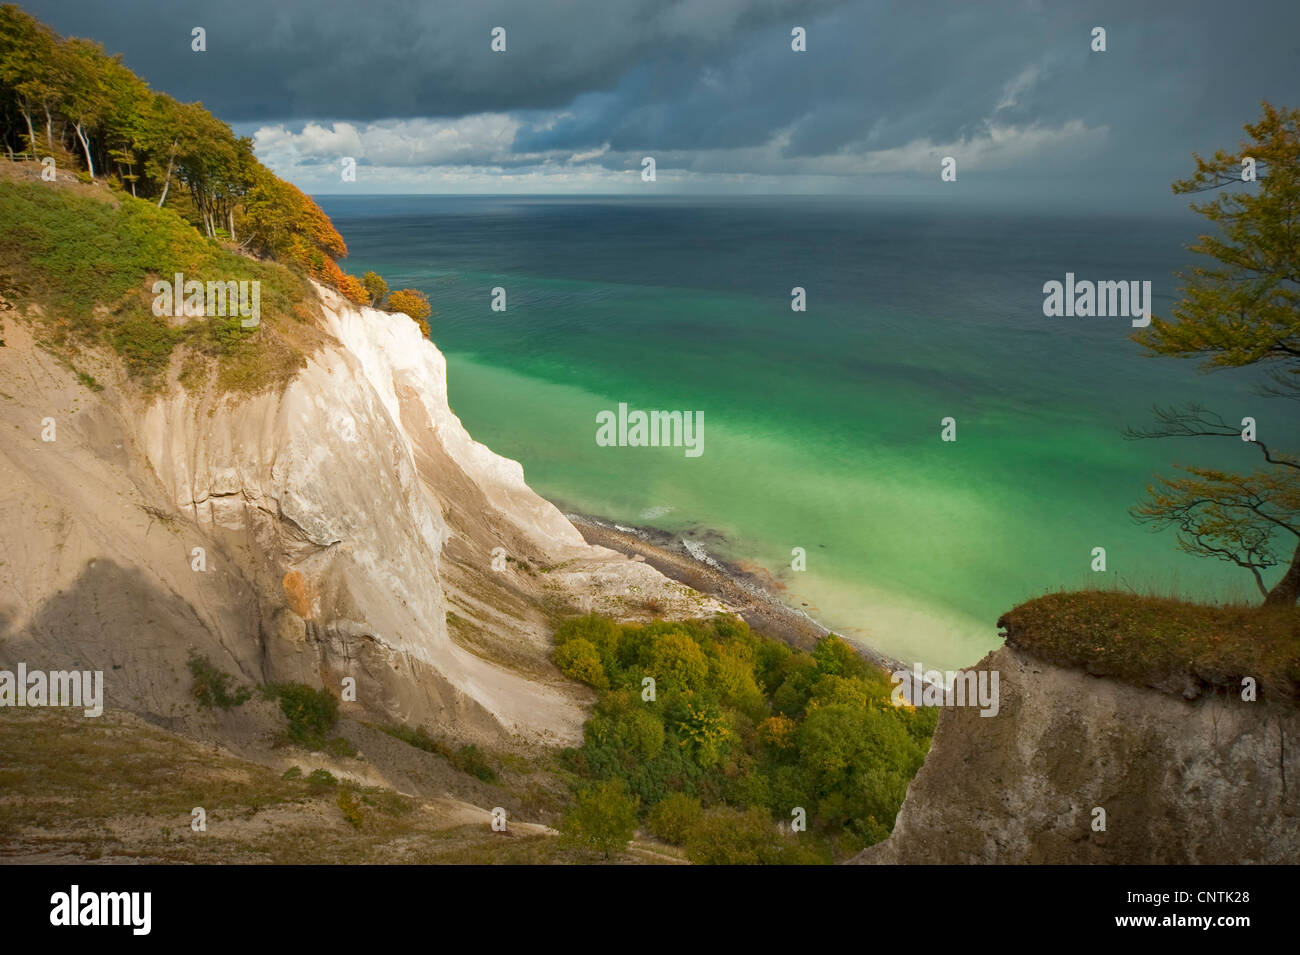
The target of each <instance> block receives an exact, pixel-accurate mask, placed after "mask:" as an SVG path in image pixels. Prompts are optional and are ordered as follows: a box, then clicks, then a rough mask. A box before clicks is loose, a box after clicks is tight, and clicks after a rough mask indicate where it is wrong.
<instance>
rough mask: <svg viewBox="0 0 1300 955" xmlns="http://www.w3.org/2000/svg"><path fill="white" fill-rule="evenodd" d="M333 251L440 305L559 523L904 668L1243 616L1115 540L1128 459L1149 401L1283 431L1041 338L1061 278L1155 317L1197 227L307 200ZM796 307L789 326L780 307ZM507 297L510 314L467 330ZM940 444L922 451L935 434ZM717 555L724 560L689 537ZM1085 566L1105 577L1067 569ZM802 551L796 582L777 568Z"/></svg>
mask: <svg viewBox="0 0 1300 955" xmlns="http://www.w3.org/2000/svg"><path fill="white" fill-rule="evenodd" d="M323 205H325V208H326V211H327V212H328V213H329V214H330V215H331V217H332V218H334V220H335V222H336V223H337V224H338V225H339V228H340V230H341V231H342V232H343V234H344V237H345V238H346V239H347V241H348V243H349V246H350V247H351V250H352V261H351V262H350V263H349V267H350V269H351V270H352V271H355V272H360V271H362V270H364V269H366V268H375V269H376V270H378V271H380V272H382V273H383V274H384V275H385V276H386V277H387V278H388V279H389V281H390V284H392V285H394V286H395V287H397V286H401V285H412V286H415V287H419V288H422V289H424V290H425V291H426V292H427V293H428V294H429V295H430V298H431V299H432V300H433V302H434V306H435V308H436V309H437V310H438V315H437V316H436V317H435V318H434V320H433V324H434V338H435V340H436V341H437V342H438V343H439V345H440V347H442V348H443V350H444V351H446V352H447V354H448V363H449V378H450V380H449V391H450V396H451V403H452V407H453V409H454V410H455V411H456V412H457V413H458V414H459V415H460V416H461V417H462V419H463V420H464V422H465V424H466V426H467V427H468V429H469V430H470V433H471V434H473V435H474V436H475V437H476V438H477V439H479V440H480V441H483V442H484V443H485V444H487V445H488V446H489V447H491V448H493V449H494V450H496V451H498V452H499V453H501V454H504V455H507V456H509V457H512V458H515V459H516V460H519V461H521V462H522V463H523V464H524V468H525V474H526V477H527V479H528V482H529V483H530V485H532V486H533V487H534V488H535V489H536V490H537V491H538V492H539V493H541V494H543V495H544V496H547V497H549V498H551V499H552V500H555V501H557V502H558V503H560V504H561V505H562V506H564V507H566V508H568V509H572V510H579V511H583V512H586V513H590V514H595V515H601V516H604V517H608V518H612V519H614V520H616V521H619V522H622V523H629V524H652V525H654V526H658V527H663V528H666V529H669V530H676V531H680V532H681V533H682V536H684V537H686V538H688V539H701V540H705V541H706V542H707V544H708V546H709V547H710V548H711V549H712V550H713V551H714V552H716V553H719V555H720V556H724V557H728V558H731V559H738V560H743V561H750V562H753V563H755V564H758V565H761V566H762V567H763V568H765V569H766V570H767V571H768V572H769V573H771V574H772V575H773V576H774V577H776V578H777V579H778V580H779V581H780V582H781V584H783V585H784V587H785V590H784V596H785V598H786V600H787V601H788V602H789V603H791V604H793V605H794V606H797V607H802V608H803V609H805V610H807V611H808V612H809V613H810V614H812V615H813V616H814V617H816V618H817V619H819V620H821V621H822V622H823V623H825V624H827V625H828V626H831V627H833V628H834V629H836V630H837V631H838V632H841V633H843V634H845V635H847V636H849V637H851V638H853V639H855V640H859V641H862V642H865V643H868V644H870V645H873V646H875V647H877V648H879V649H880V650H882V651H884V652H885V653H887V654H889V655H891V656H894V657H897V658H900V659H903V660H905V661H908V662H911V661H920V662H922V663H924V664H925V665H927V666H935V667H940V668H950V667H956V666H961V665H967V664H970V663H972V662H974V661H975V660H976V659H978V658H979V657H980V656H981V655H983V653H985V652H986V651H987V650H989V649H991V648H993V647H994V646H996V645H997V643H998V640H997V636H996V628H995V622H996V620H997V618H998V616H999V615H1000V614H1001V613H1002V612H1004V611H1005V610H1007V609H1010V607H1011V606H1013V605H1014V604H1015V603H1017V602H1019V601H1021V600H1023V599H1026V598H1028V597H1032V596H1036V595H1039V594H1042V593H1044V592H1046V591H1050V590H1056V589H1062V588H1064V589H1072V588H1078V587H1086V586H1117V587H1128V588H1132V589H1136V590H1138V591H1141V592H1156V593H1177V594H1181V595H1184V596H1189V597H1195V598H1198V599H1254V597H1253V593H1254V591H1253V585H1252V584H1251V582H1250V580H1249V577H1248V575H1245V574H1244V572H1242V571H1239V570H1235V569H1233V568H1231V567H1227V566H1225V565H1220V564H1215V563H1210V562H1206V561H1204V560H1198V559H1194V558H1191V557H1188V556H1186V555H1183V554H1181V553H1180V552H1179V551H1178V550H1177V548H1176V545H1175V539H1174V538H1173V536H1172V534H1170V533H1163V534H1152V533H1151V532H1150V531H1148V530H1147V529H1145V528H1142V527H1139V526H1137V525H1135V524H1134V523H1133V521H1132V520H1131V519H1130V517H1129V516H1128V508H1129V507H1131V506H1132V505H1133V504H1134V503H1135V502H1137V501H1138V500H1140V498H1141V496H1142V492H1143V488H1144V486H1145V484H1146V483H1148V482H1149V481H1150V479H1151V476H1152V474H1153V473H1154V472H1155V471H1156V470H1163V471H1168V470H1169V467H1168V466H1169V464H1170V462H1172V461H1173V460H1185V461H1199V462H1202V463H1217V464H1223V465H1235V464H1241V463H1253V462H1252V459H1251V458H1249V457H1247V456H1246V453H1247V452H1246V449H1244V448H1242V447H1232V446H1231V443H1222V444H1210V445H1208V446H1193V445H1186V444H1184V445H1173V444H1170V443H1167V442H1126V441H1124V440H1123V438H1122V436H1121V430H1122V429H1123V427H1124V426H1125V425H1128V424H1132V425H1142V424H1145V423H1147V422H1148V421H1149V418H1150V412H1149V409H1150V407H1151V405H1152V404H1154V403H1162V404H1163V403H1169V402H1172V401H1176V400H1183V401H1186V400H1193V399H1195V400H1201V401H1205V402H1207V403H1209V404H1211V405H1214V406H1216V407H1220V408H1221V409H1222V410H1223V411H1224V413H1225V416H1226V417H1228V418H1230V419H1232V418H1234V417H1240V416H1241V415H1244V414H1253V415H1254V416H1255V417H1256V418H1257V419H1258V420H1259V423H1260V427H1261V428H1266V429H1270V430H1273V431H1277V430H1280V429H1282V428H1284V427H1290V425H1289V424H1285V423H1284V421H1283V419H1282V417H1281V412H1282V411H1284V410H1285V409H1274V408H1271V407H1269V406H1268V405H1267V404H1262V403H1261V401H1260V399H1258V398H1255V397H1254V396H1253V395H1251V393H1250V391H1249V389H1248V385H1249V382H1247V381H1245V380H1243V379H1240V378H1237V377H1233V376H1209V377H1207V376H1202V375H1197V374H1196V372H1195V368H1194V366H1192V365H1190V364H1187V363H1183V362H1176V361H1170V360H1154V359H1149V358H1145V357H1144V356H1143V354H1142V352H1141V351H1140V349H1139V348H1138V347H1137V346H1136V345H1135V344H1134V343H1133V342H1132V341H1130V339H1129V332H1130V331H1131V330H1130V329H1129V328H1128V323H1127V321H1119V320H1114V319H1111V320H1091V321H1074V322H1070V321H1067V320H1051V319H1045V318H1044V317H1043V316H1042V312H1041V304H1042V294H1041V286H1042V283H1043V282H1044V281H1047V280H1049V279H1053V278H1056V279H1059V278H1061V277H1063V274H1064V272H1065V271H1066V270H1067V269H1068V270H1071V271H1075V272H1076V273H1078V274H1080V275H1081V276H1082V275H1091V276H1095V277H1097V278H1116V279H1124V278H1134V279H1139V278H1149V279H1151V280H1152V281H1153V282H1155V283H1156V297H1157V303H1156V306H1157V312H1159V311H1160V310H1161V309H1162V307H1167V305H1168V303H1169V302H1170V301H1171V300H1172V296H1173V295H1174V293H1175V285H1174V281H1173V279H1172V277H1171V276H1170V272H1171V271H1172V270H1173V269H1175V268H1179V267H1183V266H1185V265H1186V264H1188V263H1187V260H1186V256H1185V254H1184V253H1183V252H1182V251H1181V249H1180V244H1181V243H1182V242H1184V241H1187V240H1188V239H1189V238H1190V237H1191V236H1192V235H1193V234H1194V232H1195V223H1190V224H1189V223H1188V222H1186V221H1177V222H1150V223H1147V222H1141V221H1135V220H1124V221H1119V222H1116V221H1110V220H1103V219H1095V220H1084V221H1082V222H1080V221H1076V220H1070V219H1055V218H1052V217H1050V216H1043V215H1034V214H1030V213H1024V214H1020V215H1011V214H1006V213H1002V214H998V215H994V214H992V213H989V212H987V211H981V210H953V209H950V208H947V207H944V208H938V209H934V208H928V207H916V206H905V207H901V208H900V207H897V206H891V207H886V208H879V207H876V206H871V205H860V206H838V205H819V204H816V203H814V204H813V205H812V206H811V207H809V206H806V205H795V206H793V207H791V206H788V205H784V204H777V203H762V202H759V203H750V204H743V203H740V204H737V203H717V204H714V205H710V204H708V203H704V204H699V203H696V204H685V203H682V204H673V203H664V204H650V205H635V204H629V203H626V202H614V201H610V202H587V203H584V202H574V201H573V200H567V201H559V200H552V201H543V200H531V201H504V200H490V199H484V200H430V199H421V200H380V199H371V200H362V199H355V200H328V201H326V202H324V203H323ZM794 285H801V286H804V287H806V288H807V289H808V290H809V303H810V307H809V312H808V313H804V314H798V313H792V312H791V311H790V307H789V301H790V288H791V287H792V286H794ZM496 286H503V287H505V288H506V289H507V294H508V308H507V311H506V312H505V313H499V312H492V311H491V310H490V308H489V307H488V301H489V298H490V292H491V289H492V288H493V287H496ZM619 402H626V403H627V404H628V405H629V406H630V407H632V408H641V409H665V410H673V409H677V410H684V411H695V410H698V411H702V412H703V416H704V449H705V450H704V453H703V455H701V456H700V457H698V458H688V457H686V456H685V455H684V454H683V451H682V449H681V448H666V447H665V448H635V447H619V448H609V447H600V446H598V445H597V444H596V441H595V434H596V415H597V413H598V412H599V411H601V410H605V409H614V408H616V407H617V405H618V403H619ZM946 416H952V417H954V418H955V419H956V421H957V441H956V442H953V443H946V442H943V441H941V440H940V420H941V419H942V418H944V417H946ZM708 531H716V532H717V533H718V534H721V535H722V537H723V540H721V541H719V540H718V539H717V538H715V537H713V536H709V535H707V534H706V532H708ZM1098 546H1100V547H1105V548H1106V561H1107V572H1106V573H1104V574H1103V573H1095V572H1093V571H1092V570H1091V569H1090V564H1091V561H1092V549H1093V548H1094V547H1098ZM796 547H801V548H804V550H805V551H806V554H807V570H806V571H803V572H797V571H794V570H793V569H792V568H791V556H792V555H791V551H792V549H793V548H796Z"/></svg>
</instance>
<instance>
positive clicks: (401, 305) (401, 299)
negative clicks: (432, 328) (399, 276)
mask: <svg viewBox="0 0 1300 955" xmlns="http://www.w3.org/2000/svg"><path fill="white" fill-rule="evenodd" d="M384 307H385V308H387V309H388V311H390V312H404V313H405V314H407V315H409V316H411V318H413V319H415V324H417V325H419V326H420V331H422V332H424V337H425V338H428V337H429V316H430V315H432V314H433V308H432V307H431V306H430V305H429V297H428V296H427V295H425V294H424V293H423V292H421V291H420V290H419V289H413V288H399V289H398V290H397V291H396V292H392V293H390V294H389V296H388V304H387V305H385V306H384Z"/></svg>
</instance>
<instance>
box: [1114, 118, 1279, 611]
mask: <svg viewBox="0 0 1300 955" xmlns="http://www.w3.org/2000/svg"><path fill="white" fill-rule="evenodd" d="M1245 130H1246V133H1247V136H1248V137H1249V138H1248V139H1247V140H1245V141H1243V142H1242V143H1241V144H1240V145H1239V146H1238V148H1237V149H1236V150H1234V151H1232V152H1228V151H1225V150H1219V151H1217V152H1216V153H1215V154H1214V156H1213V157H1211V158H1210V159H1204V158H1202V157H1201V156H1194V159H1195V160H1196V170H1195V172H1194V173H1193V174H1192V175H1191V176H1190V177H1189V178H1187V179H1183V180H1179V181H1178V182H1175V183H1174V184H1173V189H1174V192H1175V193H1176V194H1186V193H1202V192H1211V191H1212V192H1214V193H1215V197H1214V198H1213V199H1212V200H1210V201H1207V202H1201V203H1193V204H1192V209H1193V210H1195V211H1196V212H1198V213H1200V214H1201V215H1203V216H1204V217H1205V218H1206V219H1207V220H1208V221H1209V222H1211V223H1212V224H1213V225H1214V226H1215V227H1216V230H1215V233H1214V234H1207V235H1202V236H1200V238H1199V240H1198V241H1197V242H1196V243H1195V244H1194V245H1192V246H1190V247H1189V248H1190V250H1191V251H1192V252H1196V253H1198V254H1200V255H1202V256H1204V257H1206V258H1208V259H1209V260H1211V261H1210V264H1207V265H1201V266H1198V267H1196V268H1195V269H1193V270H1192V271H1191V273H1190V274H1187V275H1183V276H1182V278H1183V279H1184V280H1185V284H1184V288H1183V297H1182V299H1181V300H1180V301H1179V302H1178V303H1177V304H1176V305H1175V306H1174V308H1173V315H1172V319H1169V320H1166V319H1163V318H1159V317H1156V318H1153V320H1152V323H1151V326H1150V327H1149V328H1147V329H1145V330H1143V331H1142V332H1139V333H1138V334H1137V335H1136V336H1135V338H1136V339H1137V341H1139V342H1140V343H1141V344H1142V345H1144V346H1145V347H1147V348H1148V349H1150V350H1151V351H1152V352H1154V353H1155V354H1157V355H1168V356H1173V357H1178V358H1196V359H1200V360H1201V363H1202V367H1203V368H1204V369H1206V370H1211V369H1223V368H1242V367H1247V366H1258V367H1261V368H1264V369H1266V370H1267V372H1268V381H1269V384H1268V385H1266V386H1265V387H1264V388H1263V389H1262V392H1263V393H1264V394H1265V395H1268V396H1271V397H1274V398H1281V399H1292V400H1296V399H1300V110H1293V109H1291V110H1288V109H1277V108H1275V107H1273V106H1271V105H1270V104H1268V103H1264V104H1263V114H1262V116H1261V117H1260V119H1259V121H1258V122H1255V123H1249V124H1247V125H1246V126H1245ZM1156 416H1157V419H1158V423H1157V425H1156V426H1155V427H1154V428H1151V429H1146V430H1140V431H1139V430H1130V432H1129V436H1130V437H1136V438H1151V437H1218V438H1226V439H1228V440H1241V441H1245V442H1247V443H1249V444H1251V445H1254V446H1255V447H1256V448H1257V449H1258V450H1259V452H1260V454H1261V456H1262V458H1263V462H1264V464H1263V467H1261V468H1259V469H1257V470H1255V471H1253V472H1251V473H1248V474H1238V473H1233V472H1230V471H1226V470H1222V469H1220V468H1211V467H1183V468H1182V471H1183V472H1184V475H1186V476H1183V477H1175V478H1164V477H1162V478H1159V483H1158V484H1156V485H1152V486H1151V487H1150V488H1148V493H1149V499H1148V500H1147V501H1146V502H1144V503H1142V504H1141V505H1139V506H1138V507H1137V508H1135V509H1134V511H1133V515H1134V517H1135V518H1136V519H1137V520H1139V521H1142V522H1146V523H1151V524H1154V525H1156V526H1157V527H1174V528H1175V529H1176V530H1177V532H1178V535H1179V544H1180V546H1181V547H1182V548H1183V549H1184V550H1186V551H1187V552H1188V553H1191V554H1196V555H1198V556H1204V557H1214V558H1217V559H1219V560H1223V561H1227V562H1229V563H1232V564H1235V565H1237V566H1239V567H1243V568H1245V569H1247V570H1249V571H1250V572H1251V574H1252V575H1253V576H1254V579H1255V582H1256V585H1257V586H1258V588H1259V590H1260V592H1261V593H1262V594H1263V595H1264V597H1265V602H1266V603H1270V604H1284V605H1294V604H1295V603H1296V600H1297V599H1300V457H1297V456H1296V455H1295V454H1293V453H1289V452H1287V451H1284V450H1282V449H1280V448H1278V447H1277V446H1276V443H1275V441H1273V440H1272V439H1271V438H1267V437H1266V436H1261V435H1260V434H1258V433H1257V431H1256V427H1255V423H1254V420H1253V419H1251V418H1247V419H1243V421H1242V422H1241V425H1240V426H1239V425H1236V424H1231V423H1229V422H1228V421H1226V420H1225V419H1224V418H1223V417H1222V416H1221V415H1220V414H1218V413H1216V412H1214V411H1212V410H1210V409H1208V408H1205V407H1203V406H1201V405H1191V406H1189V407H1186V408H1157V409H1156ZM1276 566H1283V567H1285V568H1286V570H1285V572H1284V573H1283V575H1282V577H1281V578H1280V579H1279V580H1278V581H1277V582H1276V583H1275V584H1274V585H1273V586H1272V587H1271V588H1270V587H1268V586H1267V584H1266V582H1265V580H1264V572H1265V571H1268V570H1269V569H1270V568H1273V567H1276Z"/></svg>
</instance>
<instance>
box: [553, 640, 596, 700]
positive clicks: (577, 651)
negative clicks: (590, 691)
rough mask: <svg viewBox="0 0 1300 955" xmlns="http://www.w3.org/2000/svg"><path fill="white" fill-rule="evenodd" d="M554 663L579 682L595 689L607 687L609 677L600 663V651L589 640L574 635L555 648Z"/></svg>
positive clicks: (561, 670) (566, 674)
mask: <svg viewBox="0 0 1300 955" xmlns="http://www.w3.org/2000/svg"><path fill="white" fill-rule="evenodd" d="M554 659H555V665H556V666H557V667H559V668H560V672H561V673H563V674H564V675H565V676H567V677H571V678H573V679H575V680H577V681H578V682H580V683H586V684H587V685H588V686H594V687H596V688H597V689H601V690H603V689H606V688H608V687H609V677H607V676H606V675H605V668H604V666H603V665H602V664H601V660H600V651H599V650H597V649H596V646H595V645H594V644H593V643H592V642H591V641H589V640H585V639H583V638H582V637H575V638H573V639H571V640H569V641H567V642H565V643H562V644H560V645H559V646H558V647H556V648H555V655H554Z"/></svg>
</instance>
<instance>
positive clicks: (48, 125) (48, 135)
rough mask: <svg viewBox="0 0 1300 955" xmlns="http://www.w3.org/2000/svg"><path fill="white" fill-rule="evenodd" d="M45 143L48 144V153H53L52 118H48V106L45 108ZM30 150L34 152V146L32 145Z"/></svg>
mask: <svg viewBox="0 0 1300 955" xmlns="http://www.w3.org/2000/svg"><path fill="white" fill-rule="evenodd" d="M45 141H46V142H47V143H49V146H50V152H54V118H53V117H52V116H50V107H49V106H48V105H47V106H46V107H45ZM32 150H33V151H35V150H36V146H35V144H33V145H32Z"/></svg>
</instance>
